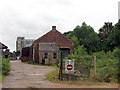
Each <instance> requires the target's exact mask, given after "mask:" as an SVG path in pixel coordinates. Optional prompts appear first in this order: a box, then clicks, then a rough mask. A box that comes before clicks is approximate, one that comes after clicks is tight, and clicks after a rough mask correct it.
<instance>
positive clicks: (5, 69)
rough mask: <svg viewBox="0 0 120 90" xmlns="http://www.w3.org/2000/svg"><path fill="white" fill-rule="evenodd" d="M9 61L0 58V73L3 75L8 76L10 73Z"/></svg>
mask: <svg viewBox="0 0 120 90" xmlns="http://www.w3.org/2000/svg"><path fill="white" fill-rule="evenodd" d="M9 61H10V60H9V59H5V58H0V62H2V63H1V65H0V72H2V74H3V75H8V74H9V72H10V62H9Z"/></svg>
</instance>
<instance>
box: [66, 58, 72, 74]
mask: <svg viewBox="0 0 120 90" xmlns="http://www.w3.org/2000/svg"><path fill="white" fill-rule="evenodd" d="M73 73H74V60H65V74H73Z"/></svg>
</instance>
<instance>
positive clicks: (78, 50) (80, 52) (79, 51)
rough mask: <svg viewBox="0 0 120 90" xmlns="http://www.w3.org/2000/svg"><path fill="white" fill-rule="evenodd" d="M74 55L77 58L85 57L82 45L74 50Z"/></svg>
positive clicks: (84, 49) (85, 53)
mask: <svg viewBox="0 0 120 90" xmlns="http://www.w3.org/2000/svg"><path fill="white" fill-rule="evenodd" d="M74 55H75V56H78V57H80V56H85V55H87V51H86V48H85V47H84V46H83V45H81V46H78V47H77V48H74Z"/></svg>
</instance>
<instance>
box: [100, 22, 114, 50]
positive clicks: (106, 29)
mask: <svg viewBox="0 0 120 90" xmlns="http://www.w3.org/2000/svg"><path fill="white" fill-rule="evenodd" d="M112 28H113V25H112V23H111V22H105V23H104V25H103V27H101V28H100V29H99V34H98V36H99V37H100V43H99V45H100V46H99V48H100V50H104V49H105V47H106V46H105V44H104V43H105V42H106V40H105V39H106V38H107V37H108V35H109V34H110V32H111V30H112Z"/></svg>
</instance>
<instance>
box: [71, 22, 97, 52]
mask: <svg viewBox="0 0 120 90" xmlns="http://www.w3.org/2000/svg"><path fill="white" fill-rule="evenodd" d="M73 34H74V35H75V36H76V37H77V38H78V40H79V43H80V45H84V46H85V48H87V52H88V53H90V52H94V51H96V50H97V47H98V42H99V37H98V35H97V33H96V32H94V29H93V28H92V27H91V26H88V25H87V24H86V23H85V22H83V23H82V26H81V27H80V26H77V27H76V28H75V29H74V31H73Z"/></svg>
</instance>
